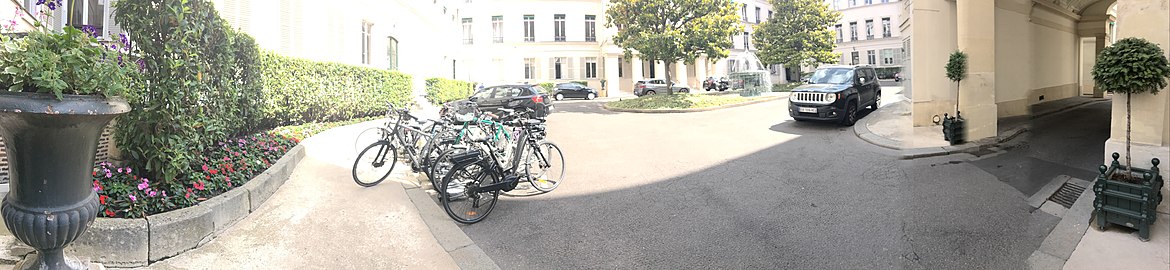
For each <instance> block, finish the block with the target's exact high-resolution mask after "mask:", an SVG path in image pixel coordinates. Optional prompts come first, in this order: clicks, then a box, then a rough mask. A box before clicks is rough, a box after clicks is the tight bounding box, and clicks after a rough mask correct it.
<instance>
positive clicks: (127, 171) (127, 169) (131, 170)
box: [126, 167, 134, 174]
mask: <svg viewBox="0 0 1170 270" xmlns="http://www.w3.org/2000/svg"><path fill="white" fill-rule="evenodd" d="M131 172H134V169H131V168H130V167H126V174H130V173H131Z"/></svg>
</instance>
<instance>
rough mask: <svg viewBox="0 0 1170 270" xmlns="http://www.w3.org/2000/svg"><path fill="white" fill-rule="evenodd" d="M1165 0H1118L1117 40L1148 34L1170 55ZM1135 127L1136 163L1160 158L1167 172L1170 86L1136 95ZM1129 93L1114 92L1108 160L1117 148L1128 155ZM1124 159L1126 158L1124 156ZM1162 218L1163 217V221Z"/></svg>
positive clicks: (1162, 208)
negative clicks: (1127, 96)
mask: <svg viewBox="0 0 1170 270" xmlns="http://www.w3.org/2000/svg"><path fill="white" fill-rule="evenodd" d="M1164 3H1166V2H1165V1H1147V0H1117V40H1121V39H1123V38H1129V37H1138V38H1144V39H1146V40H1148V41H1150V42H1153V43H1155V44H1158V46H1159V47H1161V48H1162V51H1163V53H1165V54H1166V56H1167V57H1170V9H1168V8H1167V7H1166V6H1164ZM1132 98H1133V101H1132V104H1131V106H1132V107H1131V113H1132V115H1131V117H1132V122H1133V123H1132V124H1133V125H1132V126H1131V129H1132V131H1131V132H1130V135H1131V138H1130V139H1131V146H1130V147H1131V150H1130V151H1132V152H1131V153H1130V156H1131V158H1132V159H1133V160H1132V162H1133V163H1132V164H1133V166H1134V167H1139V168H1149V167H1150V165H1151V164H1150V159H1151V158H1155V157H1156V158H1158V159H1159V160H1161V162H1162V163H1161V165H1159V166H1158V168H1159V169H1160V170H1161V172H1160V173H1161V174H1162V175H1166V174H1167V173H1170V172H1168V170H1167V168H1170V87H1167V88H1162V90H1161V91H1159V92H1158V94H1157V95H1153V94H1150V93H1149V92H1146V93H1143V94H1137V95H1133V96H1132ZM1125 99H1126V97H1125V95H1123V94H1122V95H1113V115H1112V119H1111V122H1112V125H1111V127H1110V133H1109V135H1110V136H1109V137H1110V138H1109V140H1108V141H1105V153H1104V155H1102V160H1103V161H1104V164H1108V163H1109V162H1110V161H1112V157H1110V155H1111V154H1112V153H1113V152H1117V153H1119V154H1121V156H1122V157H1121V159H1125V126H1126V125H1125ZM1121 162H1122V163H1124V162H1125V160H1121ZM1162 194H1170V185H1164V186H1163V187H1162ZM1167 205H1170V200H1163V201H1162V204H1161V205H1159V206H1158V211H1159V212H1163V213H1165V212H1167V211H1170V209H1168V208H1170V207H1168V206H1167ZM1159 222H1161V221H1159Z"/></svg>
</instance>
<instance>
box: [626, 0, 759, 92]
mask: <svg viewBox="0 0 1170 270" xmlns="http://www.w3.org/2000/svg"><path fill="white" fill-rule="evenodd" d="M610 2H611V3H612V5H611V6H610V7H609V9H607V10H606V12H605V16H606V26H607V27H617V29H618V32H617V35H615V36H614V38H613V41H614V44H616V45H618V46H619V47H621V48H622V49H624V50H625V56H626V57H625V58H626V59H631V58H632V56H633V53H634V52H635V51H636V52H637V53H638V54H639V55H640V57H641V58H642V59H647V60H651V61H662V62H663V63H665V64H666V81H667V82H668V83H670V84H673V79H671V75H672V74H671V73H672V69H673V66H674V65H673V64H674V63H676V62H678V61H680V60H682V61H685V62H686V63H687V64H693V63H694V62H695V59H697V58H699V57H701V56H707V57H708V58H709V59H719V58H724V57H727V54H728V51H727V48H729V47H731V45H732V43H731V42H732V41H731V37H732V36H734V35H735V33H738V32H740V31H741V30H742V29H743V26H742V25H740V24H739V19H738V16H737V15H736V11H737V10H738V9H737V8H736V6H735V5H734V4H733V3H732V2H731V1H729V0H610ZM669 86H672V85H668V89H672V90H671V91H670V92H671V93H672V94H673V92H674V91H673V88H670V87H669Z"/></svg>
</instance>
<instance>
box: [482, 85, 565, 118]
mask: <svg viewBox="0 0 1170 270" xmlns="http://www.w3.org/2000/svg"><path fill="white" fill-rule="evenodd" d="M539 87H540V86H536V85H529V84H513V85H497V86H491V87H485V88H484V89H482V90H479V91H476V92H475V93H473V94H471V97H470V98H468V99H467V100H469V101H471V102H475V104H476V105H477V106H478V107H479V109H480V110H483V111H493V110H495V109H499V108H508V109H514V108H520V107H525V108H529V109H532V110H533V111H535V114H536V117H542V118H543V117H545V116H548V114H549V112H551V111H552V100H551V99H549V98H548V95H547V94H543V93H541V92H542V91H541V89H540V88H539Z"/></svg>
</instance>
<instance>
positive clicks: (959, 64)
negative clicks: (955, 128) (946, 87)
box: [946, 50, 967, 117]
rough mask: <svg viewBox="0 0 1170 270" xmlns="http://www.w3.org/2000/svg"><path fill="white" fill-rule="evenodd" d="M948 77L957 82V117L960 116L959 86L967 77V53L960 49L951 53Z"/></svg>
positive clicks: (948, 62) (947, 67)
mask: <svg viewBox="0 0 1170 270" xmlns="http://www.w3.org/2000/svg"><path fill="white" fill-rule="evenodd" d="M946 69H947V79H951V81H953V82H955V84H956V85H955V117H958V116H959V86H958V83H959V82H960V81H963V79H966V78H967V53H964V52H962V51H959V50H955V52H952V53H951V58H950V59H947V66H946Z"/></svg>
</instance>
